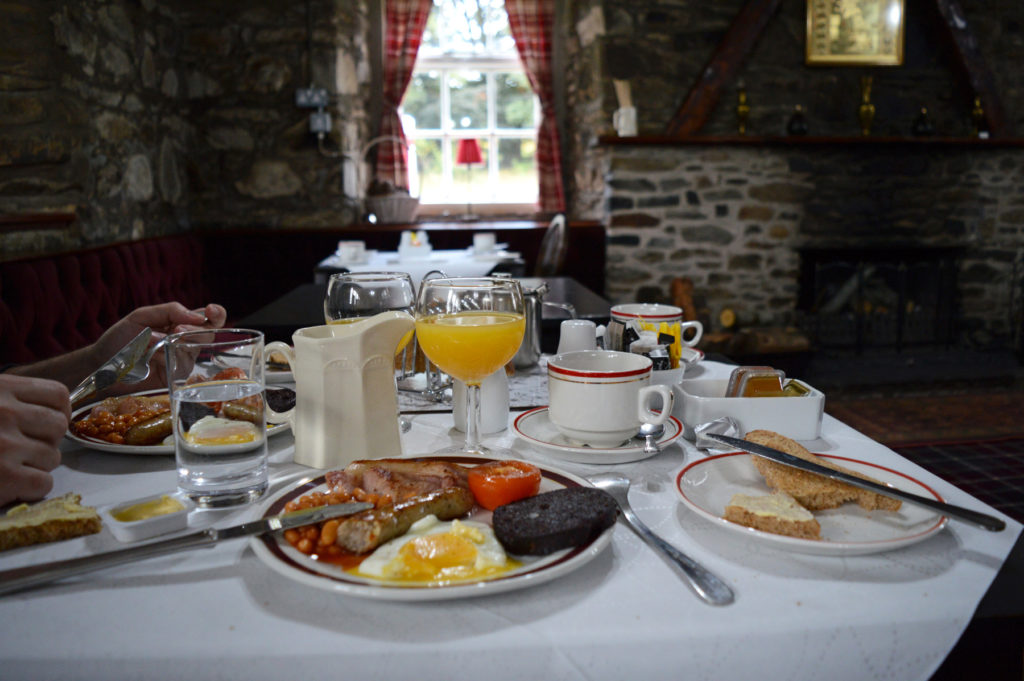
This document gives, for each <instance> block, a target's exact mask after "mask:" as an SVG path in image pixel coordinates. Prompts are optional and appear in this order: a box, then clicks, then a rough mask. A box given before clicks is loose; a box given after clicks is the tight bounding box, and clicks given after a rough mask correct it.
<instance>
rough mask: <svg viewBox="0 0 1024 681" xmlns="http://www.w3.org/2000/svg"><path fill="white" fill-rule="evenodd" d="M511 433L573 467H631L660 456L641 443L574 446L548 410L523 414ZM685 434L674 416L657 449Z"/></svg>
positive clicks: (537, 410)
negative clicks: (587, 465) (570, 463)
mask: <svg viewBox="0 0 1024 681" xmlns="http://www.w3.org/2000/svg"><path fill="white" fill-rule="evenodd" d="M512 429H513V431H515V434H516V436H518V437H519V439H520V440H522V441H523V442H527V443H529V444H532V445H536V446H537V447H540V448H541V449H545V450H547V451H548V452H549V453H550V454H553V455H555V456H556V457H558V458H559V459H562V460H564V461H572V462H574V463H628V462H630V461H640V460H641V459H646V458H649V457H651V456H654V455H655V454H657V452H652V453H646V452H644V443H643V441H642V440H631V441H630V442H627V443H625V444H623V445H620V446H618V447H590V446H588V445H583V446H579V445H575V444H573V443H571V442H570V441H569V440H568V439H567V438H566V437H565V436H564V435H562V433H560V432H559V431H558V429H557V428H555V424H553V423H551V419H550V418H549V417H548V408H547V407H537V408H536V409H531V410H530V411H524V412H523V413H522V414H520V415H519V416H517V417H516V419H515V421H513V422H512ZM682 433H683V424H682V423H681V422H680V421H679V419H677V418H676V417H674V416H670V417H669V419H668V420H667V421H665V430H664V432H662V434H661V436H660V437H658V446H659V447H660V448H662V449H664V448H665V447H666V446H668V445H670V444H672V443H673V442H675V441H676V440H677V439H679V436H680V435H682Z"/></svg>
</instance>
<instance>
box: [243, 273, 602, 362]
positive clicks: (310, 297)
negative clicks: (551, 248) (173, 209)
mask: <svg viewBox="0 0 1024 681" xmlns="http://www.w3.org/2000/svg"><path fill="white" fill-rule="evenodd" d="M520 281H521V282H522V283H523V286H527V287H531V288H536V287H537V286H539V285H540V284H541V282H546V283H547V285H548V293H547V295H546V296H545V300H550V301H556V302H560V303H572V304H573V306H574V307H575V308H576V316H577V317H579V318H580V319H590V320H592V321H594V322H595V323H598V324H604V323H606V322H607V321H608V317H609V314H610V313H609V310H610V304H609V302H608V301H607V300H605V299H604V298H602V297H601V296H599V295H598V294H596V293H594V292H593V291H591V290H590V289H588V288H587V287H586V286H584V285H583V284H581V283H579V282H578V281H576V280H575V279H572V278H570V277H543V278H535V277H525V278H522V279H520ZM326 292H327V284H326V283H322V284H315V283H314V284H302V285H300V286H297V287H295V288H294V289H292V290H291V291H288V292H287V293H285V294H284V295H283V296H281V297H280V298H278V299H277V300H274V301H272V302H270V303H268V304H267V305H265V306H263V307H262V308H260V309H259V310H256V311H255V312H253V313H252V314H250V315H247V316H245V317H243V318H242V319H240V320H238V321H236V322H234V323H235V324H236V325H238V326H241V327H244V328H249V329H258V330H260V331H262V332H263V334H264V335H265V336H266V337H267V340H268V341H274V340H279V341H284V342H286V343H290V342H291V340H292V334H293V333H295V331H296V329H301V328H303V327H306V326H317V325H319V324H323V323H324V294H325V293H326ZM567 318H568V315H567V314H566V313H565V312H564V311H562V310H557V309H553V308H551V307H545V308H544V309H543V310H542V313H541V349H542V350H543V351H544V352H554V350H555V348H556V347H557V346H558V333H559V329H560V327H561V323H562V320H564V319H567Z"/></svg>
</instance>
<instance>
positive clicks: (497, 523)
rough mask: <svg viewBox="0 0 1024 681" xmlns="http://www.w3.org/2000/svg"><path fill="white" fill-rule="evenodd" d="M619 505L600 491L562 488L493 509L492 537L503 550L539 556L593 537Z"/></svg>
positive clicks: (611, 521)
mask: <svg viewBox="0 0 1024 681" xmlns="http://www.w3.org/2000/svg"><path fill="white" fill-rule="evenodd" d="M618 512H619V506H618V504H617V503H615V499H613V498H612V496H611V495H610V494H608V493H607V492H605V491H604V490H600V489H594V488H592V487H566V488H565V489H559V490H554V491H553V492H545V493H543V494H538V495H536V496H532V497H527V498H526V499H520V500H519V501H513V502H512V503H511V504H505V505H504V506H499V507H498V508H496V509H494V516H493V519H492V524H493V525H494V536H495V537H497V538H498V541H499V542H501V545H502V546H504V547H505V550H506V551H508V552H510V553H514V554H517V555H520V556H543V555H547V554H549V553H554V552H555V551H560V550H562V549H567V548H570V547H573V546H580V545H581V544H585V543H587V542H589V541H592V540H593V539H596V538H597V537H598V536H599V535H600V534H601V533H602V532H604V531H605V529H607V528H609V527H611V526H612V525H613V524H615V518H616V517H617V515H618Z"/></svg>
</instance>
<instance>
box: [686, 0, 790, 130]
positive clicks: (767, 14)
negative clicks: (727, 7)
mask: <svg viewBox="0 0 1024 681" xmlns="http://www.w3.org/2000/svg"><path fill="white" fill-rule="evenodd" d="M780 4H781V0H748V2H747V4H746V5H745V6H744V7H743V9H741V10H740V12H739V14H737V15H736V18H735V19H733V22H732V25H730V26H729V30H728V31H727V32H726V34H725V37H723V38H722V41H721V42H720V43H719V44H718V47H717V48H716V49H715V53H714V54H713V55H711V61H709V62H708V64H707V66H705V67H704V70H703V71H702V72H701V74H700V77H699V78H698V79H697V82H696V83H694V85H693V87H692V88H690V92H689V93H688V94H687V95H686V99H685V100H684V101H683V104H682V106H680V107H679V111H677V112H676V114H675V116H673V117H672V120H671V121H669V123H668V126H667V128H666V132H667V133H668V134H669V135H674V136H677V137H686V136H687V135H692V134H693V133H695V132H697V131H698V130H700V129H701V128H702V127H703V126H704V123H706V122H707V120H708V117H709V116H710V115H711V112H712V111H713V110H714V108H715V104H717V103H718V100H719V98H720V97H721V94H722V90H723V89H724V87H725V86H726V85H727V84H728V83H729V82H730V81H732V79H733V78H734V77H735V75H736V72H737V71H739V69H740V66H742V65H743V62H744V61H745V60H746V58H747V56H748V55H749V54H750V53H751V52H752V51H753V49H754V45H755V44H756V42H757V39H758V38H759V37H760V36H761V32H762V31H764V27H765V26H767V25H768V21H769V20H770V19H771V18H772V15H773V14H775V11H776V10H777V9H778V8H779V5H780Z"/></svg>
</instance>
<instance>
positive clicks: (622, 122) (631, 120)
mask: <svg viewBox="0 0 1024 681" xmlns="http://www.w3.org/2000/svg"><path fill="white" fill-rule="evenodd" d="M612 125H613V126H615V131H616V132H617V133H619V137H635V136H636V132H637V128H636V107H635V106H623V107H620V108H618V109H616V110H615V113H613V114H612Z"/></svg>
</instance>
